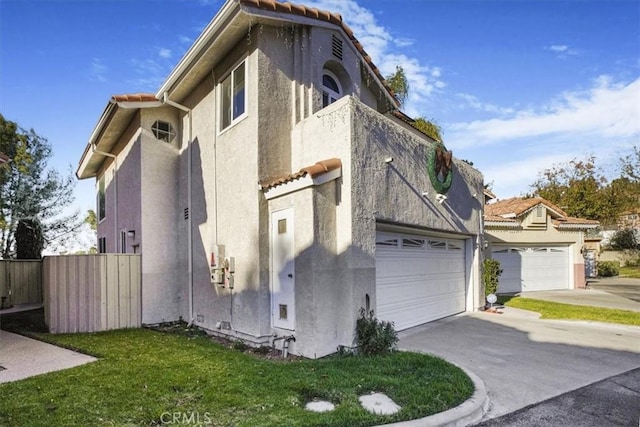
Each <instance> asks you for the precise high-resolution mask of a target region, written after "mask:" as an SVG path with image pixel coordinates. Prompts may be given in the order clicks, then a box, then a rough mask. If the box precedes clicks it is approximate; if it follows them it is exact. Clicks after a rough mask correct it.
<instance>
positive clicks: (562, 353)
mask: <svg viewBox="0 0 640 427" xmlns="http://www.w3.org/2000/svg"><path fill="white" fill-rule="evenodd" d="M538 317H539V316H538V314H536V313H532V312H528V311H523V310H518V309H513V308H509V307H507V308H506V309H505V310H504V313H503V314H491V313H488V312H476V313H468V314H462V315H458V316H454V317H449V318H446V319H442V320H439V321H436V322H432V323H429V324H426V325H423V326H419V327H416V328H412V329H409V330H406V331H403V332H401V333H400V334H399V337H400V341H399V347H400V348H401V349H402V350H410V351H417V352H425V353H431V354H435V355H437V356H440V357H442V358H444V359H446V360H448V361H450V362H453V363H456V364H457V365H460V366H462V367H464V368H466V369H468V370H470V371H471V372H473V373H475V374H476V375H477V376H479V377H480V378H481V379H482V380H483V381H484V383H485V385H486V388H487V393H488V396H489V400H490V407H489V411H488V412H487V413H486V415H485V417H484V419H490V418H495V417H499V416H501V415H504V414H507V413H511V412H513V411H516V410H518V409H520V408H523V407H525V406H528V405H531V404H534V403H538V402H542V401H544V400H547V399H549V398H551V397H555V396H558V395H560V394H563V393H566V392H569V391H572V390H575V389H578V388H580V387H583V386H586V385H588V384H592V383H594V382H596V381H600V380H603V379H605V378H609V377H611V376H614V375H618V374H620V373H623V372H626V371H629V370H631V369H634V368H638V367H640V327H633V326H622V325H615V324H604V323H596V322H582V321H560V320H558V321H556V320H540V319H538Z"/></svg>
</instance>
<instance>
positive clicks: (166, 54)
mask: <svg viewBox="0 0 640 427" xmlns="http://www.w3.org/2000/svg"><path fill="white" fill-rule="evenodd" d="M158 55H159V56H160V57H161V58H165V59H168V58H171V50H170V49H166V48H164V47H163V48H160V50H159V51H158Z"/></svg>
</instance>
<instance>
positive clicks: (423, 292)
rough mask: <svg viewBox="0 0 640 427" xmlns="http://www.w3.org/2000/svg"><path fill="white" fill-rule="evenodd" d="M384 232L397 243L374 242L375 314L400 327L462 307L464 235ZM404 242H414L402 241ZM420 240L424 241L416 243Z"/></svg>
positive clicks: (446, 314)
mask: <svg viewBox="0 0 640 427" xmlns="http://www.w3.org/2000/svg"><path fill="white" fill-rule="evenodd" d="M385 238H386V242H389V241H395V242H397V246H378V247H377V248H376V301H377V306H376V316H377V317H378V318H379V319H381V320H387V321H392V322H394V325H395V328H396V330H402V329H406V328H409V327H412V326H416V325H419V324H422V323H426V322H429V321H432V320H436V319H440V318H442V317H445V316H450V315H452V314H456V313H460V312H462V311H464V310H465V308H466V307H465V296H466V270H465V257H464V250H463V248H464V241H462V240H457V241H455V240H451V239H438V238H429V237H425V236H410V235H397V236H395V237H394V236H393V235H389V234H386V235H385ZM380 240H381V238H380V237H379V241H380ZM405 242H408V243H409V244H412V245H414V247H403V246H402V245H403V244H404V243H405ZM420 242H424V244H423V245H422V246H421V247H415V246H416V244H417V243H420Z"/></svg>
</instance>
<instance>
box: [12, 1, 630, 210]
mask: <svg viewBox="0 0 640 427" xmlns="http://www.w3.org/2000/svg"><path fill="white" fill-rule="evenodd" d="M222 3H223V2H222V1H221V0H217V1H215V0H210V1H198V0H166V1H151V0H149V1H135V0H130V1H125V0H120V1H117V0H104V1H97V0H95V1H80V0H77V1H63V0H50V1H45V0H40V1H31V0H16V1H13V0H8V1H7V0H0V112H1V113H2V114H3V115H4V116H5V118H7V119H9V120H12V121H16V122H18V123H19V124H20V125H21V126H22V127H25V128H34V129H35V130H36V132H37V133H38V134H40V135H42V136H44V137H46V138H48V139H49V141H50V142H51V143H52V145H53V149H54V159H53V161H52V166H53V167H55V168H57V169H59V170H63V171H64V170H67V169H68V168H69V167H71V168H72V169H73V171H75V169H76V166H77V163H78V160H79V158H80V155H81V154H82V151H83V149H84V147H85V144H86V143H87V140H88V138H89V135H90V134H91V131H92V130H93V127H94V126H95V124H96V122H97V120H98V118H99V117H100V114H101V113H102V111H103V109H104V108H105V106H106V103H107V101H108V99H109V97H110V96H111V95H114V94H122V93H136V92H151V93H155V92H156V90H158V88H159V87H160V85H161V83H162V81H163V80H164V78H166V76H167V75H168V74H169V72H170V71H171V69H172V67H173V66H175V65H176V64H177V62H178V61H179V60H180V58H181V56H182V54H183V53H184V52H185V51H186V50H187V48H188V47H189V46H190V45H191V43H193V41H194V40H195V39H196V37H197V36H198V34H199V33H200V31H201V30H202V29H203V28H204V27H205V25H206V24H207V23H208V22H209V21H210V20H211V18H212V17H213V16H214V14H215V13H216V11H217V10H218V9H219V8H220V6H221V5H222ZM299 3H303V4H306V5H313V6H316V7H319V8H322V9H327V10H331V11H335V12H339V13H341V14H342V16H343V18H344V19H345V21H346V22H347V23H348V24H349V26H350V27H351V28H352V29H353V30H354V32H355V35H356V37H358V39H359V40H360V41H361V42H362V43H363V45H364V47H365V49H366V50H367V52H369V54H370V55H371V56H372V58H373V60H374V62H375V63H376V65H377V66H378V67H379V68H380V69H381V70H382V72H383V74H384V75H388V74H389V73H391V72H392V71H394V69H395V66H396V64H400V65H403V67H404V69H405V71H406V72H407V75H408V77H409V83H410V91H411V94H410V95H411V96H410V99H409V101H408V103H407V105H406V106H405V108H404V110H405V112H406V113H408V114H409V115H411V116H425V117H427V118H431V119H434V120H435V121H436V122H438V123H439V124H440V125H441V126H442V128H443V131H444V140H445V144H446V145H447V147H448V148H449V149H451V150H453V152H454V155H455V156H456V157H458V158H462V159H467V160H470V161H472V162H474V165H475V166H476V167H477V168H478V169H480V170H481V171H482V172H483V173H484V175H485V180H486V182H493V189H494V191H495V192H496V194H497V195H498V196H499V197H500V198H508V197H511V196H518V195H521V194H523V193H524V192H526V191H528V190H529V185H530V184H531V183H532V182H533V181H534V180H535V179H536V176H537V174H538V172H540V171H541V170H543V169H544V168H547V167H550V166H551V165H553V164H554V163H558V162H565V161H568V160H570V159H571V158H573V157H586V156H587V155H591V154H593V155H595V156H596V157H597V158H598V161H599V162H600V163H601V165H602V166H607V167H608V168H609V171H610V172H611V173H612V174H613V173H615V172H616V170H615V164H616V159H618V158H619V157H620V156H622V155H624V154H626V153H627V152H629V151H630V148H631V147H632V146H633V145H640V2H638V1H637V0H606V1H598V0H585V1H582V0H571V1H560V0H554V1H534V0H512V1H506V0H502V1H477V0H476V1H473V0H466V1H459V0H446V1H445V0H441V1H430V0H315V1H304V0H302V1H300V2H299ZM76 193H77V206H78V207H79V208H80V209H82V210H86V209H89V208H93V205H94V200H95V198H94V183H93V182H92V181H91V180H85V181H81V182H79V183H78V186H77V191H76Z"/></svg>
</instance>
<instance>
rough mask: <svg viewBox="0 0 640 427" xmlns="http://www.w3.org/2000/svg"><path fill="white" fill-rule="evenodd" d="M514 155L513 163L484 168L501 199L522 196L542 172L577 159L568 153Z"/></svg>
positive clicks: (484, 173) (499, 163) (500, 163)
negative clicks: (555, 165)
mask: <svg viewBox="0 0 640 427" xmlns="http://www.w3.org/2000/svg"><path fill="white" fill-rule="evenodd" d="M544 151H545V150H542V153H543V154H539V155H533V156H524V155H514V156H513V157H512V158H513V160H511V161H502V162H494V163H492V164H490V165H488V166H485V167H483V168H482V173H483V175H484V180H485V182H487V183H489V182H493V187H492V189H493V192H494V193H495V195H496V196H498V198H499V199H506V198H509V197H513V196H521V195H523V194H524V193H526V192H527V191H529V190H530V185H531V184H533V183H534V181H535V180H536V179H537V177H538V174H539V172H540V171H543V170H545V169H548V168H550V167H551V166H552V165H554V164H559V163H565V162H568V161H569V160H571V159H573V158H574V157H576V156H575V155H572V154H566V153H551V152H550V153H544Z"/></svg>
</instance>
